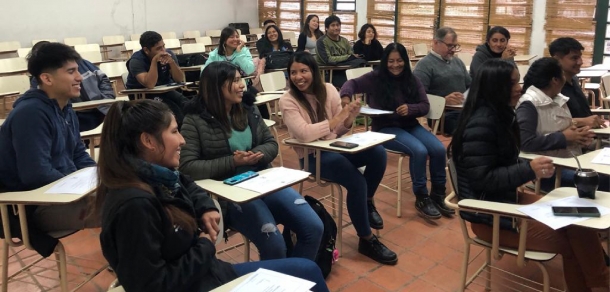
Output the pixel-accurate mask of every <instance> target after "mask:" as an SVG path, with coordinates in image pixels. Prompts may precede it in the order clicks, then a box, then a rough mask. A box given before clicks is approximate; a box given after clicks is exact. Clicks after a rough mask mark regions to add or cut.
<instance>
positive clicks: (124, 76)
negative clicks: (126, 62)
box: [121, 72, 129, 84]
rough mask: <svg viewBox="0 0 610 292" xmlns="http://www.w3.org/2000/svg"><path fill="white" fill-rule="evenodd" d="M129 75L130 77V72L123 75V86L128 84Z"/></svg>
mask: <svg viewBox="0 0 610 292" xmlns="http://www.w3.org/2000/svg"><path fill="white" fill-rule="evenodd" d="M128 75H129V72H125V73H123V74H121V79H123V84H127V76H128Z"/></svg>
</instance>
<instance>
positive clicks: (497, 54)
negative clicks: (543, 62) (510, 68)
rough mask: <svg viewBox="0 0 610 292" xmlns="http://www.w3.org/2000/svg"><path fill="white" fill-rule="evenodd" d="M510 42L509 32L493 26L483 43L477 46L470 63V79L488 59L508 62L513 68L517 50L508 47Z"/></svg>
mask: <svg viewBox="0 0 610 292" xmlns="http://www.w3.org/2000/svg"><path fill="white" fill-rule="evenodd" d="M508 41H510V32H508V29H506V28H504V27H502V26H494V27H492V28H490V29H489V31H488V32H487V35H486V36H485V43H484V44H482V45H479V46H477V49H476V52H475V53H474V56H472V62H471V63H470V77H472V78H474V74H475V73H476V72H477V70H479V67H480V66H481V65H482V64H483V63H484V62H485V61H487V60H489V59H502V60H506V61H508V62H510V63H511V64H513V65H514V66H515V67H517V65H516V64H515V61H514V57H515V55H516V54H517V50H516V49H515V48H513V47H511V46H509V45H508Z"/></svg>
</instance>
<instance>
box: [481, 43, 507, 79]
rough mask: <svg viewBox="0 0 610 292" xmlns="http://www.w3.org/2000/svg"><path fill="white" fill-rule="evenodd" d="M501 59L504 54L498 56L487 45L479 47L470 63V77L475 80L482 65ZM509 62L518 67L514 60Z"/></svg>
mask: <svg viewBox="0 0 610 292" xmlns="http://www.w3.org/2000/svg"><path fill="white" fill-rule="evenodd" d="M501 57H502V54H496V53H494V52H492V51H491V50H490V49H489V47H488V46H487V44H482V45H479V46H477V51H476V53H474V56H472V62H471V63H470V77H471V78H472V79H474V74H475V73H476V72H477V70H479V68H481V65H482V64H483V63H485V61H487V60H489V59H493V58H501ZM507 61H509V62H510V63H512V64H513V65H514V66H515V67H517V65H516V64H515V61H514V59H513V58H510V59H508V60H507Z"/></svg>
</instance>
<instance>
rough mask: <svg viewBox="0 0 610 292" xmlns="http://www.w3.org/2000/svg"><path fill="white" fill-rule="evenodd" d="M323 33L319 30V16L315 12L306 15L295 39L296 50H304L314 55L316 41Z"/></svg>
mask: <svg viewBox="0 0 610 292" xmlns="http://www.w3.org/2000/svg"><path fill="white" fill-rule="evenodd" d="M323 35H324V33H323V32H322V31H321V30H320V18H319V17H318V16H317V15H315V14H310V15H307V18H306V19H305V23H304V24H303V28H301V34H299V39H298V40H297V43H298V47H297V52H301V51H305V52H309V53H310V54H312V55H315V54H316V41H317V40H318V39H319V38H321V37H322V36H323Z"/></svg>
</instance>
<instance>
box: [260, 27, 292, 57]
mask: <svg viewBox="0 0 610 292" xmlns="http://www.w3.org/2000/svg"><path fill="white" fill-rule="evenodd" d="M256 50H257V51H258V55H259V56H260V58H261V60H262V59H264V58H265V57H267V56H268V55H269V54H271V52H277V51H280V52H282V51H289V52H292V45H291V44H290V42H287V41H284V36H283V35H282V31H281V30H280V28H279V27H277V26H276V25H273V24H272V25H270V26H267V28H266V29H265V38H264V39H262V41H261V42H257V43H256Z"/></svg>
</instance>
